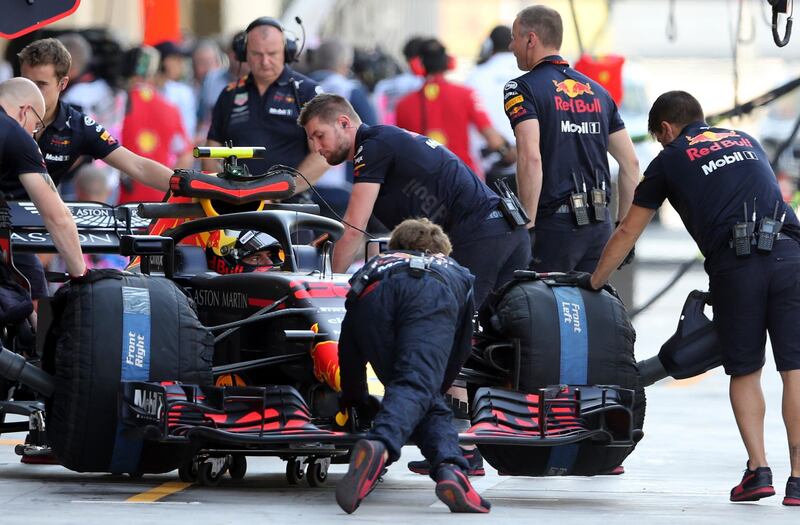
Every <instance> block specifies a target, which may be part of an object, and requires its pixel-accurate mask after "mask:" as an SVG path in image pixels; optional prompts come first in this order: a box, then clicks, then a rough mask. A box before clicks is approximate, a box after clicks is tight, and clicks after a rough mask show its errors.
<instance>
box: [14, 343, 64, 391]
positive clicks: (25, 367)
mask: <svg viewBox="0 0 800 525" xmlns="http://www.w3.org/2000/svg"><path fill="white" fill-rule="evenodd" d="M0 376H3V377H5V378H6V379H8V380H9V381H14V382H19V383H22V384H23V385H25V386H28V387H30V388H32V389H33V390H34V391H36V392H38V393H40V394H42V395H44V396H46V397H50V396H51V395H53V391H54V390H55V387H56V385H55V381H54V380H53V376H51V375H50V374H48V373H47V372H45V371H44V370H42V369H41V368H38V367H36V366H34V365H32V364H30V363H28V362H27V361H25V358H24V357H22V356H21V355H19V354H15V353H14V352H12V351H11V350H8V349H6V348H3V349H2V350H0Z"/></svg>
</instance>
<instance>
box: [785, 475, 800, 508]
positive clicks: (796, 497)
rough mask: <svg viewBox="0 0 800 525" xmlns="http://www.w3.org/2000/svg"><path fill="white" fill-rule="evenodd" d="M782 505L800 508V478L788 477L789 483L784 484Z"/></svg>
mask: <svg viewBox="0 0 800 525" xmlns="http://www.w3.org/2000/svg"><path fill="white" fill-rule="evenodd" d="M783 504H784V505H786V506H789V507H800V478H793V477H791V476H790V477H789V481H787V482H786V494H785V495H784V496H783Z"/></svg>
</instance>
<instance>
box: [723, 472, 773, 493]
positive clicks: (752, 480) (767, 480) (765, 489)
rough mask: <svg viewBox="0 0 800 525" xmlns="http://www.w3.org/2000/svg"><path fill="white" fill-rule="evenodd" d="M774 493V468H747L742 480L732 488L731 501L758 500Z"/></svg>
mask: <svg viewBox="0 0 800 525" xmlns="http://www.w3.org/2000/svg"><path fill="white" fill-rule="evenodd" d="M774 495H775V488H774V487H773V486H772V470H770V468H769V467H758V468H757V469H755V470H750V469H749V468H748V469H746V470H745V471H744V476H742V481H741V482H740V483H739V484H738V485H736V486H735V487H733V488H732V489H731V501H758V500H760V499H761V498H768V497H769V496H774Z"/></svg>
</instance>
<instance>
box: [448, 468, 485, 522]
mask: <svg viewBox="0 0 800 525" xmlns="http://www.w3.org/2000/svg"><path fill="white" fill-rule="evenodd" d="M436 497H438V498H439V499H440V500H441V501H442V503H444V504H445V505H447V507H448V508H449V509H450V512H476V513H486V512H489V509H491V508H492V504H491V503H489V502H488V501H486V500H485V499H483V497H481V495H480V494H478V492H477V491H476V490H475V489H474V488H472V485H471V484H470V482H469V478H468V477H467V476H466V475H465V474H464V473H463V472H462V471H461V469H460V468H458V467H457V466H455V465H452V464H450V463H442V464H441V465H439V468H438V470H437V471H436Z"/></svg>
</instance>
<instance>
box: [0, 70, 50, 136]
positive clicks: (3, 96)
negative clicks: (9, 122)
mask: <svg viewBox="0 0 800 525" xmlns="http://www.w3.org/2000/svg"><path fill="white" fill-rule="evenodd" d="M0 106H2V107H3V109H4V110H5V112H6V113H8V116H10V117H11V118H13V119H14V120H16V121H17V122H19V124H20V125H21V126H22V127H24V128H25V129H26V130H27V131H28V132H32V131H33V130H35V129H36V128H38V127H39V116H42V115H44V110H45V107H44V97H43V96H42V92H41V91H39V88H38V87H36V84H34V83H33V82H31V81H30V80H28V79H27V78H22V77H15V78H10V79H8V80H6V81H5V82H2V83H0ZM30 108H33V111H35V112H36V114H37V115H38V116H37V115H28V112H29V111H30Z"/></svg>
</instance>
